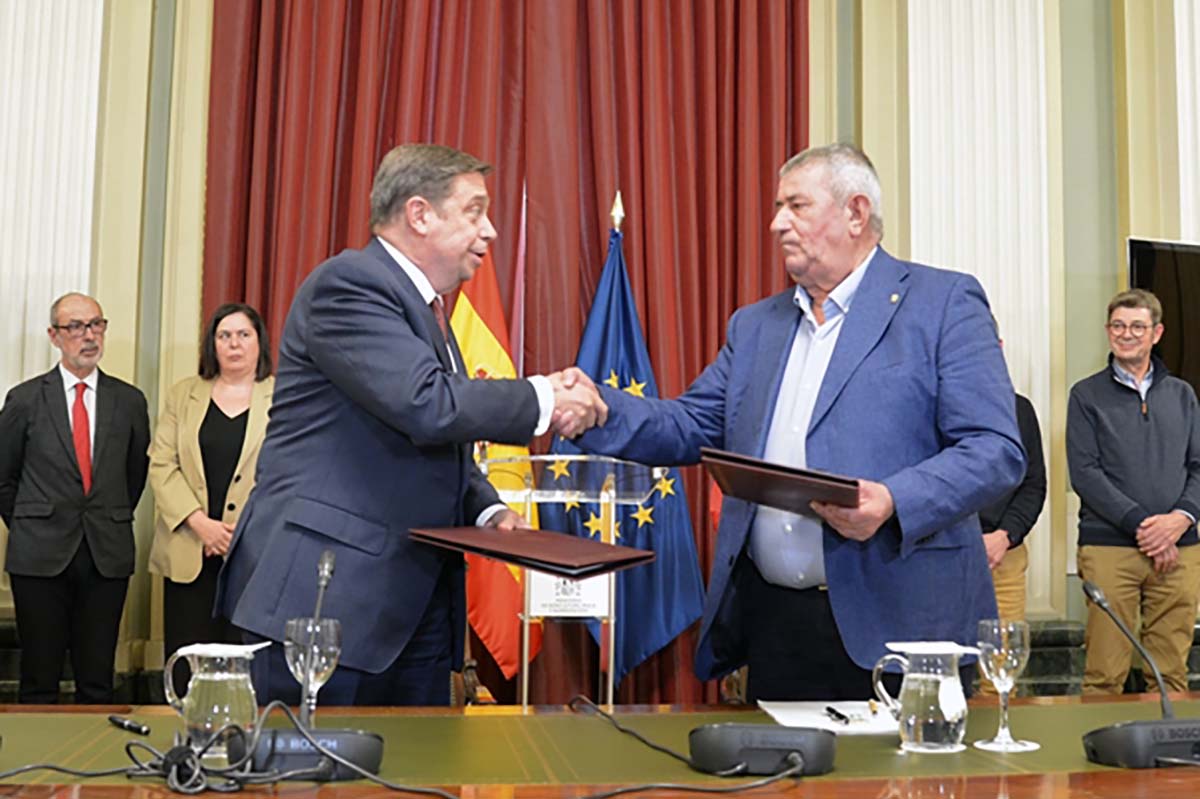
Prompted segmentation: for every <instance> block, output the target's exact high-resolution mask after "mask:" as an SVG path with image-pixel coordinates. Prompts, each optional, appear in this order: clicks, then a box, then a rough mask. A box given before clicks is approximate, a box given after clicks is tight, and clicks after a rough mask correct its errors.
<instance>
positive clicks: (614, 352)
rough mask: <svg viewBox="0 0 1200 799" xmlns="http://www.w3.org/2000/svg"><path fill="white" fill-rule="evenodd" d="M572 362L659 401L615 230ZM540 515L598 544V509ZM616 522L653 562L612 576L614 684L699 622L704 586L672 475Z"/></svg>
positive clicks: (562, 508) (596, 628) (551, 508)
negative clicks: (652, 555) (614, 578)
mask: <svg viewBox="0 0 1200 799" xmlns="http://www.w3.org/2000/svg"><path fill="white" fill-rule="evenodd" d="M575 363H576V365H577V366H578V367H579V368H580V369H582V370H583V371H585V372H587V374H588V375H589V376H590V377H591V378H592V380H594V381H596V383H605V384H607V385H609V386H612V387H613V388H619V389H622V390H624V391H627V392H629V393H630V394H633V395H635V396H639V397H657V396H658V386H657V385H656V384H655V382H654V372H653V370H652V369H651V367H650V355H649V353H648V351H647V350H646V340H645V339H644V338H643V337H642V326H641V322H640V321H639V320H638V315H637V306H635V305H634V302H633V291H632V289H631V288H630V285H629V275H628V274H627V273H626V271H625V256H624V254H623V253H622V252H621V232H620V231H618V230H613V231H611V232H610V233H609V237H608V258H607V259H606V260H605V263H604V272H603V273H602V274H601V275H600V285H599V286H598V287H597V290H596V298H595V300H594V301H593V302H592V310H591V313H590V314H588V320H587V326H586V327H585V328H584V330H583V338H582V339H581V340H580V342H579V356H578V357H577V358H576V361H575ZM550 451H551V452H554V453H563V454H576V453H579V452H580V451H581V450H580V449H579V448H578V447H576V446H575V445H574V444H572V443H571V442H569V441H566V440H564V439H562V438H556V439H555V441H554V444H553V445H552V446H551V448H550ZM539 512H540V514H541V520H542V526H543V527H544V528H548V529H557V530H566V531H569V532H572V533H575V534H576V535H586V536H589V537H592V538H598V537H599V534H600V510H599V507H598V506H596V505H590V506H589V505H584V506H580V505H577V504H573V503H569V504H567V505H561V504H559V505H552V504H543V505H542V506H541V507H540V511H539ZM617 519H618V522H617V523H618V526H617V536H618V538H617V543H620V544H624V545H626V546H632V547H637V548H639V549H651V550H654V551H655V553H657V556H656V558H655V560H654V562H653V563H650V564H648V565H645V566H638V567H636V568H633V569H628V570H626V571H622V572H619V573H618V574H617V595H616V609H617V631H616V657H615V662H616V666H615V668H614V672H613V679H614V681H615V682H620V680H621V678H622V677H624V676H625V675H626V674H628V673H629V672H630V671H631V670H633V668H634V667H635V666H637V665H638V664H639V663H641V662H642V661H643V660H645V659H646V658H648V657H649V656H650V655H653V654H654V653H655V652H657V651H658V650H660V649H662V648H663V647H664V646H666V645H667V644H669V643H670V642H671V641H673V640H674V639H675V638H676V636H678V635H679V634H680V633H682V632H683V631H684V630H685V629H687V627H688V625H690V624H691V623H692V622H694V621H695V620H696V619H698V618H700V614H701V612H702V610H703V605H704V584H703V582H702V580H701V578H700V565H699V561H698V559H697V557H696V542H695V539H694V538H693V537H692V520H691V517H690V515H689V514H688V505H687V498H686V497H685V496H684V491H683V481H682V480H681V479H680V478H679V473H678V472H677V471H676V470H675V469H671V470H670V471H669V472H668V473H667V475H666V476H665V477H663V478H662V479H660V480H659V481H658V483H657V485H656V486H655V490H654V493H653V495H652V497H651V498H650V499H648V500H647V501H646V502H645V503H644V504H643V505H640V506H638V507H637V508H636V509H635V508H629V507H628V506H626V509H624V510H622V509H621V508H618V514H617ZM589 626H590V628H591V632H592V637H593V638H596V639H597V640H599V637H600V625H599V623H592V624H591V625H589Z"/></svg>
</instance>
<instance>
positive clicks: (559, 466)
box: [550, 461, 571, 480]
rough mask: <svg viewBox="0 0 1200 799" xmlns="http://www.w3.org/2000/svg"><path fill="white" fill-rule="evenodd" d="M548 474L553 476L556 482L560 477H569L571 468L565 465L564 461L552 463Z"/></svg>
mask: <svg viewBox="0 0 1200 799" xmlns="http://www.w3.org/2000/svg"><path fill="white" fill-rule="evenodd" d="M550 472H551V474H553V475H554V479H555V480H557V479H558V478H560V477H567V476H569V475H570V474H571V467H570V466H568V465H567V462H566V461H554V462H553V463H551V464H550Z"/></svg>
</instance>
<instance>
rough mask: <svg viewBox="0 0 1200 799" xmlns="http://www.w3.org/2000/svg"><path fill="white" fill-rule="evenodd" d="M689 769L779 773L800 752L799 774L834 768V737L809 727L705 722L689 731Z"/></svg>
mask: <svg viewBox="0 0 1200 799" xmlns="http://www.w3.org/2000/svg"><path fill="white" fill-rule="evenodd" d="M688 749H689V752H690V754H691V764H692V768H694V769H696V770H697V771H703V772H705V773H708V774H728V775H731V776H732V775H736V774H778V773H779V772H781V771H784V770H785V769H787V768H789V767H790V766H789V756H790V755H793V754H795V755H799V757H800V759H801V761H802V762H803V766H804V768H803V771H801V773H802V774H805V775H814V774H824V773H826V772H828V771H831V770H832V769H833V756H834V753H835V751H836V750H837V736H836V735H834V734H833V733H832V732H830V731H829V730H819V729H816V728H812V727H780V726H778V725H775V724H705V725H704V726H702V727H697V728H695V729H694V730H692V731H691V732H690V733H689V734H688Z"/></svg>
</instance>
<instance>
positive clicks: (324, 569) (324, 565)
mask: <svg viewBox="0 0 1200 799" xmlns="http://www.w3.org/2000/svg"><path fill="white" fill-rule="evenodd" d="M336 558H337V556H336V555H335V554H334V552H333V550H332V549H326V550H325V551H324V552H322V553H321V557H320V559H319V560H318V561H317V606H316V607H315V608H313V615H312V627H311V628H310V629H309V632H308V646H307V648H306V649H305V652H304V661H303V662H304V676H305V679H304V680H302V681H301V685H300V724H301V725H302V726H303V727H304V729H306V730H308V729H312V716H311V714H310V713H309V711H308V697H309V694H310V693H311V691H310V689H309V683H311V682H312V670H313V666H314V665H315V664H314V663H313V656H314V654H315V652H314V650H315V649H316V643H317V625H318V624H319V623H320V621H321V605H322V604H323V603H324V602H325V589H326V588H328V587H329V582H330V581H331V580H332V579H333V563H334V561H335V560H336Z"/></svg>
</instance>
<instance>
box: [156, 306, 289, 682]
mask: <svg viewBox="0 0 1200 799" xmlns="http://www.w3.org/2000/svg"><path fill="white" fill-rule="evenodd" d="M271 372H272V363H271V347H270V343H269V342H268V340H267V330H266V326H265V325H264V324H263V320H262V317H261V316H260V315H259V313H258V311H256V310H254V309H253V308H251V307H250V306H249V305H244V304H241V303H228V304H225V305H222V306H221V307H220V308H218V309H217V310H216V312H215V313H214V314H213V316H212V319H210V320H209V323H208V325H207V326H206V328H205V332H204V341H203V343H202V344H201V351H200V374H199V375H198V376H197V377H189V378H186V379H185V380H181V381H180V382H179V383H177V384H175V385H174V386H173V387H172V388H171V391H170V393H169V394H168V395H167V400H166V404H165V406H164V407H163V410H162V414H161V415H160V416H159V418H158V428H157V430H156V431H155V434H154V442H153V443H152V444H151V445H150V488H151V490H153V491H154V505H155V511H156V517H157V518H156V524H155V530H154V543H153V545H152V546H151V548H150V571H151V572H153V573H155V574H161V575H162V576H163V577H164V578H165V579H164V581H163V589H164V590H163V626H164V630H163V633H164V635H163V638H164V641H165V644H166V654H167V655H170V654H171V653H172V652H174V651H175V650H176V649H178V648H179V647H181V646H185V645H186V644H191V643H197V642H202V641H203V642H211V641H218V642H219V641H228V642H231V643H239V642H240V637H239V636H238V635H237V634H236V633H235V632H234V631H233V630H232V629H231V627H230V625H229V623H228V621H227V620H225V619H214V618H213V617H212V608H213V597H214V596H215V594H216V588H217V574H218V572H220V570H221V564H222V563H223V562H224V557H225V554H226V552H227V551H228V549H229V542H230V540H231V538H232V536H233V528H234V525H236V524H237V520H238V515H239V514H240V513H241V511H242V508H243V507H244V506H245V504H246V499H247V497H248V496H249V494H250V489H251V488H253V487H254V470H255V466H256V465H257V462H258V450H259V447H260V446H261V445H262V441H263V435H264V434H265V433H266V429H267V412H268V410H269V408H270V406H271V392H272V390H273V389H274V386H275V378H274V377H272V376H271ZM176 676H182V675H176ZM177 684H178V683H177ZM185 684H186V683H185Z"/></svg>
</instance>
